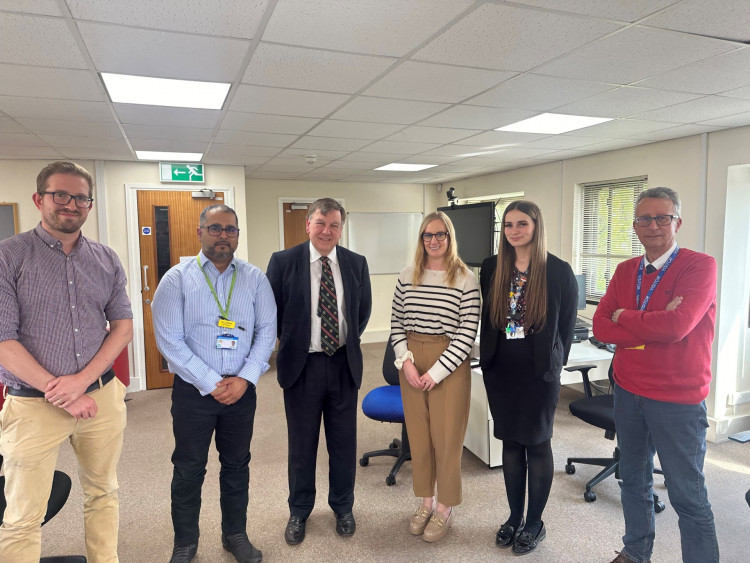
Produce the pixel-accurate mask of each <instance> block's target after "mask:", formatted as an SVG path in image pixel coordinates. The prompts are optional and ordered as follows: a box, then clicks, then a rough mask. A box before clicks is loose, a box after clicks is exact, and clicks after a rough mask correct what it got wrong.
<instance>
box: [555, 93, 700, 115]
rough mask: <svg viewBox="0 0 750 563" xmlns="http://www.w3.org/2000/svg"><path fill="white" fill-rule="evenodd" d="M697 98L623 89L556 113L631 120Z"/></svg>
mask: <svg viewBox="0 0 750 563" xmlns="http://www.w3.org/2000/svg"><path fill="white" fill-rule="evenodd" d="M698 97H700V94H686V93H683V92H667V91H665V90H653V89H650V88H634V87H632V86H623V87H621V88H617V89H616V90H610V91H609V92H603V93H602V94H597V95H596V96H592V97H590V98H586V99H585V100H580V101H578V102H574V103H572V104H567V105H564V106H560V107H557V108H555V110H554V112H555V113H564V114H570V115H586V116H589V117H629V116H631V115H637V114H639V113H643V112H644V111H649V110H652V109H658V108H663V107H666V106H672V105H675V104H679V103H682V102H686V101H689V100H694V99H695V98H698Z"/></svg>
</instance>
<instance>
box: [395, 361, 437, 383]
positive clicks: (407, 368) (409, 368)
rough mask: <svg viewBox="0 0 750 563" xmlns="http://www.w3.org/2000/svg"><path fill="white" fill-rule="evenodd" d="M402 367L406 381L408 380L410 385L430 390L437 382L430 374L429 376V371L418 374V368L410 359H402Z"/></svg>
mask: <svg viewBox="0 0 750 563" xmlns="http://www.w3.org/2000/svg"><path fill="white" fill-rule="evenodd" d="M402 369H403V370H404V376H406V381H408V382H409V385H411V386H412V387H414V388H415V389H421V390H422V391H430V390H431V389H433V388H434V387H435V385H437V383H435V380H434V379H432V376H430V372H425V373H423V374H422V375H419V370H418V369H417V367H416V366H415V365H414V362H412V361H411V360H406V361H404V365H403V366H402Z"/></svg>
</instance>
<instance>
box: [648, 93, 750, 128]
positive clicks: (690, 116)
mask: <svg viewBox="0 0 750 563" xmlns="http://www.w3.org/2000/svg"><path fill="white" fill-rule="evenodd" d="M747 111H750V100H741V99H739V98H726V97H724V96H706V97H703V98H699V99H697V100H691V101H689V102H684V103H682V104H677V105H674V106H670V107H668V108H662V109H657V110H654V111H647V112H645V113H641V114H639V115H638V116H637V117H638V119H647V120H652V121H672V122H674V123H691V122H697V121H706V120H708V119H716V118H718V117H726V116H729V115H734V114H736V113H744V112H747Z"/></svg>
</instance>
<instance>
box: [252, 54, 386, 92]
mask: <svg viewBox="0 0 750 563" xmlns="http://www.w3.org/2000/svg"><path fill="white" fill-rule="evenodd" d="M394 62H395V59H390V58H385V57H368V56H365V55H353V54H351V53H334V52H332V51H320V50H317V49H304V48H302V47H289V46H287V45H269V44H267V43H261V44H260V45H258V48H257V49H256V50H255V53H253V58H252V59H251V60H250V64H249V65H248V67H247V70H246V71H245V75H244V76H243V78H242V82H245V83H247V84H255V85H260V86H283V87H285V88H300V89H302V90H319V91H322V92H341V93H348V94H353V93H354V92H357V91H358V90H361V89H362V88H364V87H365V86H366V85H367V84H369V83H370V82H372V81H373V80H374V79H375V78H377V76H379V75H380V74H381V73H383V72H384V71H385V70H386V69H387V68H388V67H389V66H391V65H392V64H394Z"/></svg>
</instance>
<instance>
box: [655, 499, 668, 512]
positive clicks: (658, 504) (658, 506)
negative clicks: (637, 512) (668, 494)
mask: <svg viewBox="0 0 750 563" xmlns="http://www.w3.org/2000/svg"><path fill="white" fill-rule="evenodd" d="M666 508H667V507H666V506H665V505H664V503H663V502H662V501H657V502H655V503H654V512H656V513H657V514H659V513H660V512H664V510H665V509H666Z"/></svg>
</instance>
